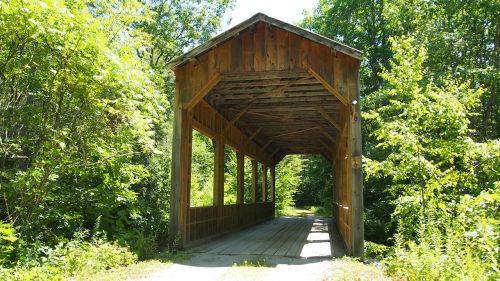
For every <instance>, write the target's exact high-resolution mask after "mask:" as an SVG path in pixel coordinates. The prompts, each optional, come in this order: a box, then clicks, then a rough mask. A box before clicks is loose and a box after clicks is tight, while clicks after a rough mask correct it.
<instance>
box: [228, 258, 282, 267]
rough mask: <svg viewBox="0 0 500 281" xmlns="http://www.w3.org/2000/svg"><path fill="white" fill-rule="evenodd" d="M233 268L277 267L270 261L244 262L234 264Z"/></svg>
mask: <svg viewBox="0 0 500 281" xmlns="http://www.w3.org/2000/svg"><path fill="white" fill-rule="evenodd" d="M233 267H276V264H274V263H272V262H270V261H268V260H265V259H263V260H256V259H254V260H242V261H240V262H238V263H235V264H233Z"/></svg>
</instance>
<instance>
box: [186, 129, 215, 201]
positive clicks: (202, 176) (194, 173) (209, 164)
mask: <svg viewBox="0 0 500 281" xmlns="http://www.w3.org/2000/svg"><path fill="white" fill-rule="evenodd" d="M214 161H215V144H214V140H212V139H210V138H209V137H206V136H205V135H203V134H201V133H199V132H198V131H196V130H193V143H192V162H191V195H190V196H191V202H190V205H191V206H193V207H197V206H212V205H213V203H214V177H215V170H214V169H215V162H214Z"/></svg>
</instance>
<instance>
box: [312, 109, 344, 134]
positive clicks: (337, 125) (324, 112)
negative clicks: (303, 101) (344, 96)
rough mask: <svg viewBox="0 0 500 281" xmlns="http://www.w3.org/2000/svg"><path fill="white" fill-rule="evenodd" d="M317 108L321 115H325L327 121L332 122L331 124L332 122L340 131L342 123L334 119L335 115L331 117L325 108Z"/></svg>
mask: <svg viewBox="0 0 500 281" xmlns="http://www.w3.org/2000/svg"><path fill="white" fill-rule="evenodd" d="M316 110H317V111H318V112H319V113H320V114H321V116H323V118H325V119H326V121H328V122H330V124H332V125H333V126H334V127H335V128H336V129H337V130H338V131H339V132H340V131H341V130H342V129H341V128H340V125H339V124H338V123H337V122H336V121H335V119H333V117H331V116H330V115H329V114H328V113H327V112H326V111H325V110H324V109H323V108H321V107H319V106H317V107H316Z"/></svg>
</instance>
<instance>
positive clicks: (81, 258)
mask: <svg viewBox="0 0 500 281" xmlns="http://www.w3.org/2000/svg"><path fill="white" fill-rule="evenodd" d="M84 237H85V235H82V236H80V237H79V238H78V237H77V238H76V239H74V240H72V241H70V242H68V243H61V244H58V245H57V246H55V247H54V248H50V247H40V248H39V249H38V250H39V251H43V254H44V255H43V258H42V259H41V260H39V262H38V263H36V264H34V263H33V260H31V259H29V261H30V262H29V263H26V264H20V265H18V266H17V267H14V268H0V279H2V280H63V279H66V278H68V277H71V276H75V275H78V274H81V273H85V274H92V273H97V272H102V271H105V270H108V269H110V268H114V267H120V266H127V265H130V264H133V263H135V262H136V261H137V256H136V255H135V254H133V253H132V252H130V250H129V249H128V248H127V247H123V246H119V245H118V244H116V243H110V242H106V241H104V240H102V239H93V240H92V241H90V242H84V241H82V240H81V239H80V238H84Z"/></svg>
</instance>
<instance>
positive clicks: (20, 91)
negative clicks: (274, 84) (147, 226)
mask: <svg viewBox="0 0 500 281" xmlns="http://www.w3.org/2000/svg"><path fill="white" fill-rule="evenodd" d="M101 4H102V5H101ZM106 4H107V3H106V2H100V4H99V5H98V4H96V5H95V7H94V8H95V10H93V11H91V10H89V8H88V6H87V5H86V4H85V3H84V2H82V1H74V2H73V4H72V5H71V6H68V7H66V6H65V5H64V3H63V2H60V1H35V2H33V1H29V2H25V1H9V2H8V3H5V2H2V3H1V4H0V5H1V6H2V7H1V10H2V13H1V14H0V23H1V24H0V34H1V36H2V38H3V42H4V44H2V45H1V46H0V61H2V62H3V64H2V68H1V69H0V77H1V79H2V80H1V81H2V87H1V90H0V91H1V94H0V96H1V97H0V107H2V108H5V109H6V110H2V111H1V112H0V119H1V120H2V122H0V124H1V125H0V129H1V130H2V132H5V134H4V135H3V139H2V142H1V144H0V146H1V151H2V158H3V161H2V162H1V164H0V165H1V170H2V173H1V176H0V185H1V188H2V193H3V194H4V200H2V201H4V204H5V208H2V211H1V212H2V217H5V218H8V220H9V221H10V222H12V223H13V225H14V226H16V227H18V229H19V233H20V234H21V236H23V237H24V238H25V239H28V240H34V239H45V240H53V241H55V240H57V239H56V237H57V236H59V235H62V236H66V237H69V236H70V235H71V234H72V231H73V230H74V229H76V228H78V227H82V226H87V227H88V226H90V225H92V224H93V223H94V221H95V220H96V219H97V217H98V216H101V217H102V221H101V226H102V227H103V228H104V229H107V230H111V228H116V227H117V226H118V228H120V227H122V228H124V227H125V225H128V224H130V223H131V218H132V217H133V216H134V214H135V213H137V212H138V210H137V206H136V203H137V192H136V191H135V190H134V185H135V184H137V183H139V182H141V181H142V180H143V179H145V178H147V177H148V174H149V173H148V171H147V169H146V168H145V167H144V165H141V164H137V163H134V157H136V155H139V154H149V153H154V151H155V149H154V145H155V143H154V140H153V139H152V138H151V137H152V135H153V134H154V133H153V132H152V131H151V129H152V120H153V119H154V118H156V117H157V116H158V114H159V109H158V107H157V106H156V103H155V98H154V97H153V93H154V92H153V86H154V85H153V84H152V83H151V81H150V78H149V74H148V69H147V66H146V65H143V64H142V63H141V62H140V61H139V60H138V59H137V57H136V56H135V48H136V47H138V46H140V45H141V44H143V43H144V41H143V40H144V38H145V35H144V34H142V33H141V32H140V31H136V30H131V29H130V28H129V26H130V24H131V21H132V19H136V18H139V19H140V16H141V15H140V14H139V13H135V12H134V11H136V10H137V9H139V8H140V7H141V6H140V4H139V3H138V2H135V1H127V2H126V3H124V4H123V5H124V7H123V8H124V9H125V10H127V12H126V13H122V12H119V11H117V10H115V8H116V7H112V6H107V5H106ZM97 15H98V16H97ZM112 18H113V20H111V19H112ZM54 236H56V237H54Z"/></svg>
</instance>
